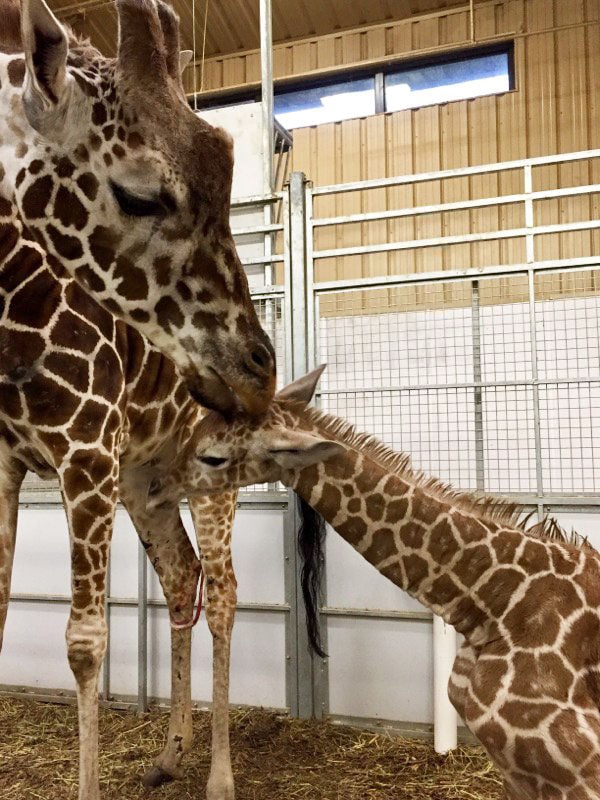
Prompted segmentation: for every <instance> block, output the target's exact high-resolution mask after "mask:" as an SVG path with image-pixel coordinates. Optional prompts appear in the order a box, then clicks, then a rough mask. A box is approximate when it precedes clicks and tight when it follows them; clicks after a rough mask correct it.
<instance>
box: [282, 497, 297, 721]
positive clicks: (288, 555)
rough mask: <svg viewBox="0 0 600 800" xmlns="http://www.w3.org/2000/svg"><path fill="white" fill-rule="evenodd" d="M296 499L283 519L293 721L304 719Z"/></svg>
mask: <svg viewBox="0 0 600 800" xmlns="http://www.w3.org/2000/svg"><path fill="white" fill-rule="evenodd" d="M294 501H295V496H294V493H293V492H292V491H288V507H287V511H286V512H285V515H284V518H283V558H284V568H283V585H284V593H285V601H286V603H287V604H288V605H289V607H290V613H289V614H286V623H285V695H286V704H287V706H288V708H289V710H290V715H291V716H292V717H298V716H300V702H299V687H298V637H297V635H296V631H297V630H298V602H297V588H296V587H297V582H296V574H297V565H296V524H297V520H296V513H295V508H294Z"/></svg>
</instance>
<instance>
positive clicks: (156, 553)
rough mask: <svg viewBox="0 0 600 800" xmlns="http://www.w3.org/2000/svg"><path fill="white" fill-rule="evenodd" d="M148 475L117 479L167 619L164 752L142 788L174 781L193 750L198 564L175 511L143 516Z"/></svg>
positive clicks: (169, 508) (126, 475)
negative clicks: (163, 600) (167, 693)
mask: <svg viewBox="0 0 600 800" xmlns="http://www.w3.org/2000/svg"><path fill="white" fill-rule="evenodd" d="M149 480H150V476H149V474H148V472H147V471H143V470H139V471H135V470H128V471H124V472H123V473H122V475H121V484H120V497H121V500H122V502H123V505H124V506H125V507H126V508H127V511H128V512H129V515H130V517H131V519H132V521H133V524H134V525H135V527H136V530H137V532H138V535H139V537H140V540H141V542H142V544H143V545H144V548H145V550H146V554H147V555H148V558H149V559H150V562H151V564H152V566H153V567H154V569H155V570H156V573H157V575H158V578H159V580H160V583H161V586H162V589H163V592H164V595H165V598H166V601H167V606H168V609H169V617H170V619H171V714H170V719H169V732H168V735H167V742H166V744H165V747H164V749H163V751H162V752H161V753H160V755H159V756H158V757H157V758H156V759H155V761H154V765H153V766H152V767H151V768H150V769H149V770H148V772H147V773H146V774H145V775H144V778H143V783H144V784H145V785H146V786H159V785H160V784H161V783H165V782H167V781H170V780H173V778H176V777H178V776H179V767H180V764H181V760H182V758H183V755H184V754H185V753H186V752H188V751H189V749H190V747H191V745H192V739H193V731H192V691H191V678H190V671H191V641H192V631H191V627H192V616H193V609H194V600H195V598H196V589H197V585H198V576H199V572H200V562H199V561H198V559H197V558H196V554H195V553H194V549H193V547H192V545H191V543H190V540H189V538H188V535H187V533H186V531H185V528H184V526H183V523H182V521H181V517H180V515H179V509H178V508H177V506H174V505H173V506H166V507H161V508H159V509H157V510H155V511H153V512H152V513H151V514H148V513H147V512H146V501H147V497H148V485H149Z"/></svg>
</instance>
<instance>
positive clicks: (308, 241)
mask: <svg viewBox="0 0 600 800" xmlns="http://www.w3.org/2000/svg"><path fill="white" fill-rule="evenodd" d="M304 213H305V233H304V236H305V261H304V270H303V272H304V278H305V286H304V292H305V297H306V354H307V358H306V367H307V370H310V369H314V367H315V366H316V357H317V344H316V343H317V328H316V326H317V320H318V315H317V304H318V298H317V296H316V294H315V291H314V278H315V275H314V268H315V263H314V257H313V249H314V226H313V195H312V183H310V182H309V181H307V182H306V183H305V186H304ZM320 588H321V602H322V604H323V605H325V606H326V605H327V564H326V562H325V564H323V577H322V580H321V587H320ZM319 623H320V627H321V642H322V645H323V649H324V650H325V652H327V639H328V637H327V623H328V617H327V615H325V614H321V615H320V619H319ZM313 714H314V716H316V717H317V718H318V719H326V718H327V716H328V714H329V661H328V659H327V658H319V656H317V655H314V656H313Z"/></svg>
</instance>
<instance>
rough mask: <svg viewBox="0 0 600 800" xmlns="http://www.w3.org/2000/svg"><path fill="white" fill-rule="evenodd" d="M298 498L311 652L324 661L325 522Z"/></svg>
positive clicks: (302, 578) (301, 555)
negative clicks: (321, 610)
mask: <svg viewBox="0 0 600 800" xmlns="http://www.w3.org/2000/svg"><path fill="white" fill-rule="evenodd" d="M296 496H297V497H298V513H299V515H300V530H299V531H298V552H299V554H300V559H301V561H302V571H301V573H300V584H301V586H302V596H303V598H304V607H305V609H306V628H307V631H308V641H309V643H310V647H311V649H312V650H313V651H314V652H315V653H316V654H317V655H319V656H321V658H325V657H326V656H327V653H325V651H324V650H323V648H322V646H321V631H320V626H319V599H320V598H319V595H320V588H321V576H322V573H323V566H324V564H325V558H324V546H325V530H326V528H325V520H324V519H323V517H322V516H321V515H320V514H319V513H318V512H317V511H315V510H314V508H312V506H309V504H308V503H307V502H306V501H305V500H303V499H302V498H301V497H300V496H299V495H296Z"/></svg>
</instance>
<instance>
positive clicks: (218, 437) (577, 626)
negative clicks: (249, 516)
mask: <svg viewBox="0 0 600 800" xmlns="http://www.w3.org/2000/svg"><path fill="white" fill-rule="evenodd" d="M321 371H322V369H320V370H316V371H315V372H313V373H312V374H310V375H307V376H305V378H304V379H301V380H300V381H299V382H297V383H296V384H292V385H290V386H289V387H287V389H285V390H283V393H282V395H281V396H280V397H279V398H277V399H276V401H275V402H274V403H273V405H272V408H271V409H270V411H269V412H268V413H267V414H266V415H265V417H264V419H263V420H262V421H257V420H256V419H252V420H251V419H248V418H240V419H238V420H235V421H233V422H232V423H228V422H227V421H226V420H225V419H223V418H222V417H219V415H218V414H216V413H215V412H211V413H210V414H208V415H207V416H206V417H205V418H204V419H203V420H202V422H201V423H200V424H199V425H198V426H197V428H196V431H195V433H194V437H193V438H192V439H190V440H189V442H188V445H187V447H186V448H185V449H184V451H183V452H180V453H179V454H178V456H177V458H176V460H175V462H174V463H173V464H172V465H170V467H169V477H168V478H162V479H157V480H156V481H155V483H154V484H153V486H152V487H151V492H150V501H149V507H152V506H154V505H156V504H160V503H162V502H165V501H167V500H169V501H170V502H173V500H174V499H176V497H177V494H178V492H179V491H181V490H182V489H183V490H185V491H186V493H188V494H193V493H194V492H200V493H210V492H215V491H224V490H226V489H228V490H231V489H234V488H237V487H240V486H245V485H247V484H250V483H254V482H256V481H282V482H283V483H284V484H285V485H287V486H291V487H292V488H293V489H295V490H296V491H297V492H298V494H299V495H300V497H302V498H303V500H304V501H305V502H307V503H309V504H310V505H311V506H312V507H313V508H314V509H316V511H318V512H319V513H320V514H322V515H323V517H325V519H326V520H327V521H328V522H329V523H330V524H331V525H332V526H333V527H334V528H335V530H336V531H337V532H338V533H339V534H340V535H341V536H342V537H343V538H344V539H346V541H347V542H348V543H349V544H351V545H352V546H353V547H354V548H355V549H356V550H357V551H358V552H359V553H360V554H361V555H362V556H363V557H364V558H365V559H366V560H367V561H369V562H370V563H371V564H373V566H375V567H376V569H377V570H378V571H379V572H381V574H382V575H384V576H385V577H386V578H388V579H389V580H391V581H392V582H393V583H395V584H396V585H397V586H399V587H400V588H402V589H404V590H406V591H407V592H409V594H411V595H412V596H413V597H415V598H417V599H418V600H419V601H420V602H421V603H423V604H424V605H425V606H427V607H428V608H430V609H431V610H432V611H434V612H435V613H436V614H439V615H441V616H442V617H443V618H444V620H445V621H446V622H447V623H448V624H450V625H453V626H454V627H455V628H456V629H457V630H458V631H459V632H460V633H462V634H463V636H464V637H465V640H466V641H465V643H464V644H463V646H462V648H461V649H460V651H459V653H458V656H457V658H456V662H455V664H454V669H453V672H452V676H451V678H450V684H449V695H450V699H451V701H452V703H453V704H454V705H455V707H456V709H457V710H458V712H459V714H460V715H461V717H462V718H463V719H464V721H465V723H466V724H467V726H468V727H469V729H470V730H471V731H472V733H473V734H474V735H475V736H476V737H477V738H478V739H479V741H480V742H481V743H482V744H483V745H484V746H485V748H486V749H487V751H488V753H489V755H490V756H491V758H492V760H493V761H494V762H495V764H496V766H497V767H498V769H499V770H500V772H501V773H502V775H503V777H504V787H505V791H506V796H507V798H508V800H598V798H599V797H600V555H599V554H598V553H597V552H596V551H595V550H593V549H592V548H590V547H587V546H581V545H576V544H568V543H567V542H566V541H564V540H561V541H558V540H555V539H556V538H562V534H560V531H559V532H558V533H559V534H560V536H559V537H556V536H555V535H553V534H554V531H553V528H552V526H550V525H547V524H546V525H544V524H541V525H537V526H533V528H532V529H529V530H526V529H525V527H524V526H523V524H522V523H521V522H520V521H519V517H520V511H521V509H519V507H517V506H514V505H511V504H509V503H506V502H503V501H499V500H496V499H492V498H482V497H480V496H477V495H476V494H472V493H468V492H458V491H455V490H453V489H451V488H450V487H448V486H445V485H444V484H442V483H440V482H439V481H437V480H436V479H432V478H428V477H427V476H424V475H423V474H421V473H418V472H414V471H413V470H412V469H411V468H410V465H409V460H408V457H407V456H406V455H405V454H403V453H395V452H394V451H392V450H391V449H390V448H388V447H386V446H385V445H384V444H382V443H381V442H380V441H378V440H377V439H375V438H374V437H372V436H369V435H368V434H361V433H358V432H357V431H356V429H355V428H354V427H353V426H352V425H351V424H350V423H348V422H346V421H345V420H343V419H339V418H337V417H333V416H331V415H328V414H325V413H322V412H319V411H317V410H316V409H310V408H307V402H308V400H309V399H310V397H311V396H312V393H313V391H314V388H315V386H316V381H317V380H318V377H319V375H320V373H321ZM318 538H319V537H318V535H317V536H316V537H315V540H314V542H313V546H320V543H319V541H318ZM304 549H308V550H310V541H309V542H308V547H307V548H304ZM392 688H393V687H390V690H392Z"/></svg>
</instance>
